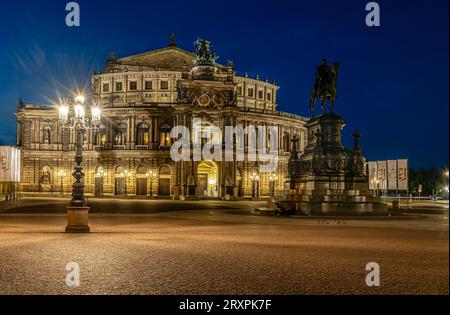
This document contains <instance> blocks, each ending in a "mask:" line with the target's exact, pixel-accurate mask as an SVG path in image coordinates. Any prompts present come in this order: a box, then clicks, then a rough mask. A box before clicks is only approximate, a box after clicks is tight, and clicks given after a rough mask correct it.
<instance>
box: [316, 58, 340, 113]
mask: <svg viewBox="0 0 450 315" xmlns="http://www.w3.org/2000/svg"><path fill="white" fill-rule="evenodd" d="M338 73H339V63H334V64H333V66H332V67H330V66H329V65H328V61H327V60H326V59H323V61H322V64H321V65H320V66H318V67H317V71H316V81H315V83H314V87H313V90H312V93H311V103H310V107H311V112H312V113H314V108H315V105H316V102H317V101H318V100H319V101H321V107H322V110H323V111H324V112H327V107H326V105H327V102H328V103H329V111H330V112H332V111H333V109H334V101H335V100H336V98H337V93H336V85H337V78H338Z"/></svg>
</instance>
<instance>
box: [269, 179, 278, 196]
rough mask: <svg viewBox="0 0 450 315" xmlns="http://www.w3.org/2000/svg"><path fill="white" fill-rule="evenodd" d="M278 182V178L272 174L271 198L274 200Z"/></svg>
mask: <svg viewBox="0 0 450 315" xmlns="http://www.w3.org/2000/svg"><path fill="white" fill-rule="evenodd" d="M277 181H278V176H277V174H275V173H272V174H270V176H269V182H270V197H271V198H273V197H274V196H275V185H276V182H277Z"/></svg>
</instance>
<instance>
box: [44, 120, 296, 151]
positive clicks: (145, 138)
mask: <svg viewBox="0 0 450 315" xmlns="http://www.w3.org/2000/svg"><path fill="white" fill-rule="evenodd" d="M171 129H172V128H171V126H170V125H167V124H166V125H163V126H161V128H160V137H159V144H160V146H163V147H168V146H170V145H171V144H172V139H171V137H170V131H171ZM136 131H137V132H136V136H137V137H136V145H149V144H150V132H151V129H150V128H149V126H148V125H147V124H140V125H139V126H138V127H137V130H136ZM50 133H51V131H50V128H44V129H43V143H44V144H50V141H51V134H50ZM85 137H86V138H85V142H88V141H87V135H85ZM197 138H198V135H193V139H197ZM200 138H201V139H202V142H203V143H205V142H206V140H207V139H211V141H212V143H213V144H220V141H221V140H220V133H219V132H211V133H210V134H206V133H202V134H201V135H200ZM106 139H107V138H106V134H105V133H104V132H99V133H96V134H95V135H94V139H93V140H94V141H93V144H94V145H104V144H105V143H106ZM126 142H127V127H126V126H125V125H119V126H117V127H116V128H115V130H114V145H125V144H126ZM244 142H245V140H244ZM290 142H291V140H290V136H289V134H287V133H285V134H284V136H283V148H284V149H286V150H289V149H290V148H291V143H290ZM236 144H237V145H239V137H236ZM268 144H269V143H268Z"/></svg>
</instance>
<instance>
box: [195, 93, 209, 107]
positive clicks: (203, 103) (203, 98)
mask: <svg viewBox="0 0 450 315" xmlns="http://www.w3.org/2000/svg"><path fill="white" fill-rule="evenodd" d="M209 102H210V98H209V96H208V95H206V94H202V95H200V96H199V98H198V103H199V104H200V106H208V105H209Z"/></svg>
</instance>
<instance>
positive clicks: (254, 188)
mask: <svg viewBox="0 0 450 315" xmlns="http://www.w3.org/2000/svg"><path fill="white" fill-rule="evenodd" d="M250 180H251V182H252V195H253V198H256V197H258V196H257V194H258V192H257V190H258V187H257V186H258V182H259V175H258V174H257V173H256V172H253V174H252V175H250Z"/></svg>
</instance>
